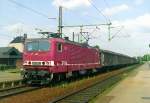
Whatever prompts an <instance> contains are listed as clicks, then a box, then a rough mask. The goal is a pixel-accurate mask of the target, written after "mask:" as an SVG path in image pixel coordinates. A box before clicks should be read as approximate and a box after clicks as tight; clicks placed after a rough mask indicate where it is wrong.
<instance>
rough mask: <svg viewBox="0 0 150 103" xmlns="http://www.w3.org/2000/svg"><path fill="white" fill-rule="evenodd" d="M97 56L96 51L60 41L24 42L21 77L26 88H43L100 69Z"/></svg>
mask: <svg viewBox="0 0 150 103" xmlns="http://www.w3.org/2000/svg"><path fill="white" fill-rule="evenodd" d="M51 35H52V34H51ZM99 55H100V53H99V50H98V49H96V48H93V47H90V46H88V45H85V44H80V43H76V42H73V41H69V40H66V39H62V38H40V39H27V40H26V41H25V49H24V54H23V65H24V74H23V77H24V80H26V81H27V83H29V84H34V83H40V84H45V83H49V82H50V81H51V80H52V79H55V80H60V79H61V78H66V77H70V76H73V75H76V74H84V73H86V72H88V71H94V70H95V69H96V68H100V67H101V63H100V62H101V61H100V56H99Z"/></svg>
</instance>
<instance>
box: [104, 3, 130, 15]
mask: <svg viewBox="0 0 150 103" xmlns="http://www.w3.org/2000/svg"><path fill="white" fill-rule="evenodd" d="M128 9H129V6H128V5H126V4H122V5H118V6H114V7H111V8H106V9H105V10H104V11H103V14H104V15H107V16H112V15H115V14H117V13H120V12H123V11H126V10H128Z"/></svg>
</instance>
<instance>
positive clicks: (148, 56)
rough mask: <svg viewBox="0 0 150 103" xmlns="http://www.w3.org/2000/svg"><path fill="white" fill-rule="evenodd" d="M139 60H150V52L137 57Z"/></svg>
mask: <svg viewBox="0 0 150 103" xmlns="http://www.w3.org/2000/svg"><path fill="white" fill-rule="evenodd" d="M137 59H138V60H140V61H150V54H145V55H144V56H143V57H137Z"/></svg>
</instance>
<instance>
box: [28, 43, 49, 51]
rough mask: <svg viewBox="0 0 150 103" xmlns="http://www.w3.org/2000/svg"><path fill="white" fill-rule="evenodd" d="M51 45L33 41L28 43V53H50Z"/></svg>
mask: <svg viewBox="0 0 150 103" xmlns="http://www.w3.org/2000/svg"><path fill="white" fill-rule="evenodd" d="M49 48H50V43H49V42H48V41H31V42H27V43H26V49H27V51H48V50H49Z"/></svg>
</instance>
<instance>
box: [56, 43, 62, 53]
mask: <svg viewBox="0 0 150 103" xmlns="http://www.w3.org/2000/svg"><path fill="white" fill-rule="evenodd" d="M57 50H58V51H59V52H62V44H61V43H58V44H57Z"/></svg>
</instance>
